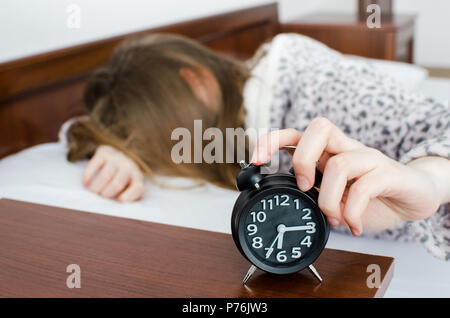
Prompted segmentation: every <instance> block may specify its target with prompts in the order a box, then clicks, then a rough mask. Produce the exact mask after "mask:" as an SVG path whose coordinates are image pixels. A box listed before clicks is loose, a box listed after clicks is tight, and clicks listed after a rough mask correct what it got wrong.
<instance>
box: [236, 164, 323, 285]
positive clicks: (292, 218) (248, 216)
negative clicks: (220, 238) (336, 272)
mask: <svg viewBox="0 0 450 318" xmlns="http://www.w3.org/2000/svg"><path fill="white" fill-rule="evenodd" d="M241 168H242V169H241V171H240V173H239V174H238V175H237V177H236V186H237V188H238V190H239V191H241V194H240V195H239V197H238V199H237V200H236V203H235V205H234V208H233V214H232V217H231V231H232V235H233V240H234V242H235V244H236V246H237V248H238V249H239V251H240V252H241V254H242V255H243V256H244V257H245V258H246V259H247V260H248V261H249V262H250V263H251V264H252V266H251V267H250V269H249V270H248V272H247V274H246V275H245V277H244V280H243V283H244V284H245V283H246V282H247V280H248V279H249V278H250V276H251V275H252V274H253V273H254V271H255V270H256V268H259V269H261V270H263V271H265V272H268V273H274V274H291V273H295V272H298V271H301V270H303V269H305V268H306V267H308V268H309V269H310V270H311V271H312V273H313V274H314V275H315V276H316V277H317V278H318V279H319V281H322V278H321V277H320V275H319V273H318V272H317V270H316V269H315V268H314V266H313V265H312V264H313V262H314V261H315V260H316V259H317V258H318V257H319V255H320V254H321V253H322V251H323V249H324V248H325V245H326V243H327V240H328V236H329V233H330V226H329V224H328V222H327V219H326V217H325V215H324V214H323V212H322V211H321V210H320V208H319V206H318V203H317V202H318V194H319V193H318V190H317V189H318V188H319V187H320V182H321V179H322V175H321V173H320V172H319V171H318V170H317V171H316V178H315V179H316V182H315V185H314V187H313V188H311V189H310V190H309V191H307V192H303V191H301V190H300V189H299V188H298V186H297V182H296V179H295V176H294V173H293V169H291V170H290V173H289V174H283V173H276V174H268V175H262V174H261V167H260V166H256V165H253V164H249V165H247V164H245V163H244V162H241Z"/></svg>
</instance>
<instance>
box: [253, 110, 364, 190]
mask: <svg viewBox="0 0 450 318" xmlns="http://www.w3.org/2000/svg"><path fill="white" fill-rule="evenodd" d="M285 146H297V149H296V150H295V151H294V153H293V158H292V166H293V167H294V171H295V175H296V178H297V183H298V186H299V188H300V189H301V190H303V191H307V190H309V189H311V187H312V186H313V185H314V178H315V171H316V167H317V164H316V163H317V162H318V161H319V162H321V164H319V168H320V167H321V166H322V169H323V167H324V163H325V162H326V161H327V160H328V158H329V156H330V155H332V154H337V153H341V152H344V151H350V150H355V149H358V148H361V147H363V145H362V144H361V143H360V142H358V141H356V140H354V139H351V138H349V137H347V136H346V135H345V134H344V133H343V132H342V131H341V130H340V129H339V128H337V127H336V126H335V125H333V123H331V122H330V121H329V120H328V119H326V118H323V117H318V118H315V119H313V120H312V121H311V123H310V124H309V126H308V128H307V129H306V130H305V132H304V133H303V134H302V133H300V132H299V131H298V130H296V129H293V128H288V129H282V130H277V131H272V132H270V133H268V134H266V135H264V136H263V137H261V138H260V139H259V140H258V144H257V145H256V147H255V151H254V152H253V157H252V160H251V162H252V163H254V164H257V165H260V164H264V163H266V162H267V161H269V159H270V157H271V156H272V155H273V154H274V153H275V152H276V151H278V150H279V149H281V148H282V147H285Z"/></svg>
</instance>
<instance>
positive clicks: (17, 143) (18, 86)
mask: <svg viewBox="0 0 450 318" xmlns="http://www.w3.org/2000/svg"><path fill="white" fill-rule="evenodd" d="M278 30H279V23H278V9H277V4H276V3H273V4H268V5H263V6H258V7H253V8H249V9H244V10H239V11H234V12H230V13H225V14H219V15H215V16H210V17H205V18H201V19H196V20H192V21H187V22H182V23H177V24H173V25H168V26H163V27H158V28H153V29H149V30H144V31H140V32H135V33H131V34H126V35H122V36H117V37H113V38H108V39H104V40H100V41H96V42H91V43H87V44H83V45H78V46H73V47H69V48H65V49H61V50H57V51H52V52H48V53H44V54H39V55H35V56H31V57H26V58H22V59H19V60H15V61H11V62H6V63H3V64H0V158H1V157H4V156H6V155H8V154H11V153H14V152H17V151H19V150H22V149H24V148H27V147H30V146H33V145H36V144H39V143H43V142H50V141H56V140H57V134H58V131H59V128H60V126H61V124H62V123H63V122H64V121H66V120H67V119H69V118H71V117H73V116H76V115H80V114H83V113H85V112H86V110H85V106H84V104H83V100H82V93H83V88H84V85H85V83H86V80H87V78H88V76H89V74H90V73H91V72H92V71H93V70H94V69H95V68H97V67H98V66H100V65H101V64H102V63H105V62H106V60H107V59H108V57H109V55H110V54H111V52H112V50H113V49H114V47H116V46H117V45H118V44H119V43H120V42H121V41H122V40H123V39H125V38H126V37H128V36H131V35H135V34H142V33H147V32H171V33H178V34H183V35H185V36H188V37H191V38H193V39H196V40H198V41H200V42H201V43H203V44H205V45H206V46H208V47H210V48H212V49H213V50H216V51H218V52H221V53H224V54H227V55H231V56H234V57H236V58H240V59H245V58H248V57H250V56H251V55H252V54H253V52H254V51H255V50H256V49H257V48H258V46H259V45H260V44H261V43H263V42H264V41H265V40H267V39H269V38H271V37H273V36H274V35H275V34H276V33H277V32H278Z"/></svg>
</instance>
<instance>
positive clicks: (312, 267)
mask: <svg viewBox="0 0 450 318" xmlns="http://www.w3.org/2000/svg"><path fill="white" fill-rule="evenodd" d="M308 268H309V270H310V271H311V272H312V273H313V274H314V276H316V277H317V279H318V280H319V281H320V282H322V281H323V279H322V277H320V275H319V272H318V271H317V269H316V268H315V267H314V266H312V265H309V266H308Z"/></svg>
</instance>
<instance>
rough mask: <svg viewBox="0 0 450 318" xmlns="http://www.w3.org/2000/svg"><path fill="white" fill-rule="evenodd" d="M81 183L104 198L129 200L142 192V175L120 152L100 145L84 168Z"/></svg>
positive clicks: (139, 195) (132, 199) (134, 198)
mask: <svg viewBox="0 0 450 318" xmlns="http://www.w3.org/2000/svg"><path fill="white" fill-rule="evenodd" d="M83 185H84V186H85V187H87V188H88V189H89V190H90V191H92V192H94V193H97V194H99V195H101V196H103V197H105V198H117V200H118V201H121V202H131V201H136V200H138V199H140V198H141V197H142V195H143V193H144V175H143V173H142V172H141V170H140V169H139V167H138V166H137V165H136V163H135V162H134V161H133V160H131V159H130V158H128V157H127V156H126V155H124V154H123V153H122V152H120V151H118V150H116V149H115V148H113V147H110V146H106V145H101V146H99V147H98V148H97V150H96V152H95V154H94V156H93V157H92V159H91V160H90V161H89V163H88V165H87V167H86V169H85V170H84V173H83Z"/></svg>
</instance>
